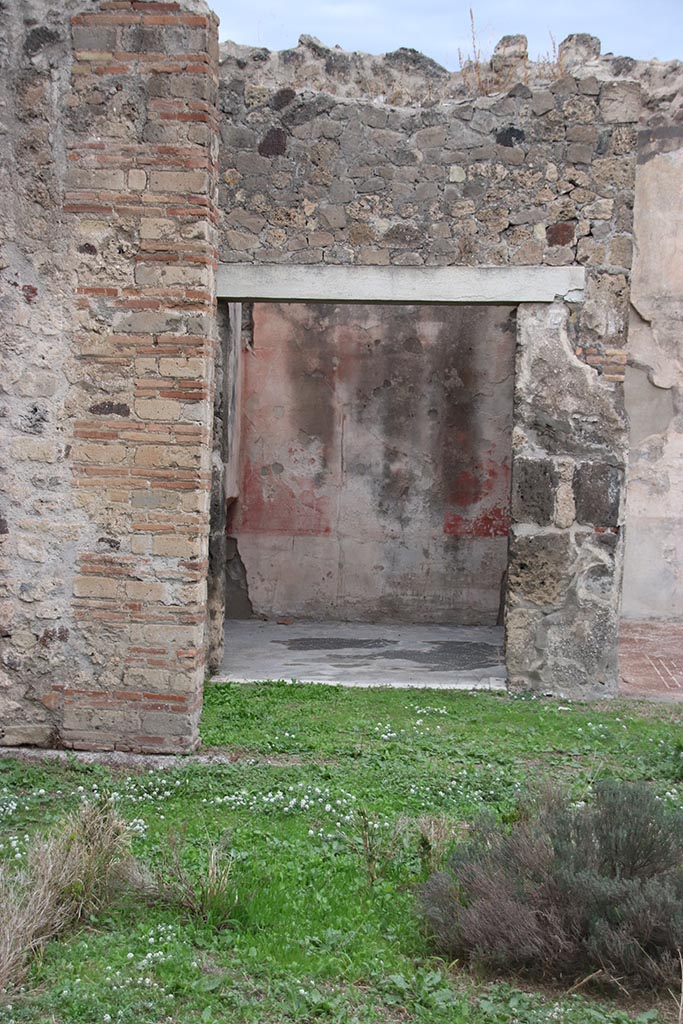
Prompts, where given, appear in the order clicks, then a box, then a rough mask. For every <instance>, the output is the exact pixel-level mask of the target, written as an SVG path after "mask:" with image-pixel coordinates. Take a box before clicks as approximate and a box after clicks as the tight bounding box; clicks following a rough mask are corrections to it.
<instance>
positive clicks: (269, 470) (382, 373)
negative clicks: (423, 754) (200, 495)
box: [214, 301, 516, 687]
mask: <svg viewBox="0 0 683 1024" xmlns="http://www.w3.org/2000/svg"><path fill="white" fill-rule="evenodd" d="M515 314H516V306H515V305H512V304H500V305H485V304H478V305H460V304H458V305H456V304H450V303H431V304H422V303H421V304H398V303H377V302H373V303H354V302H342V303H339V302H336V303H332V302H273V301H270V302H259V301H256V302H249V303H246V302H245V303H242V304H239V305H237V304H230V306H228V305H227V304H226V305H225V306H224V308H223V310H222V316H221V323H222V325H223V326H222V335H223V344H222V346H221V349H222V359H221V361H220V362H221V365H219V371H218V388H217V396H218V397H217V415H216V434H217V438H218V442H217V444H216V445H215V447H216V448H218V449H219V450H221V449H222V450H221V451H220V457H219V458H218V459H217V463H218V465H219V466H220V467H221V468H222V480H221V488H220V495H221V496H220V499H219V500H220V501H222V502H223V503H224V506H225V515H224V523H223V524H222V528H223V532H224V594H223V599H224V608H225V618H226V622H225V630H226V633H225V654H224V656H223V658H222V659H221V662H220V664H215V666H214V667H215V668H216V675H217V677H218V678H229V679H233V680H245V681H246V680H257V679H264V678H286V679H289V678H296V679H299V680H302V681H318V682H335V683H346V684H349V685H387V684H391V685H429V686H463V687H464V686H486V687H502V686H504V680H505V669H504V654H503V630H502V612H503V605H504V596H505V575H506V567H507V560H508V533H509V523H510V478H511V461H512V422H513V390H514V362H515V345H516V323H515ZM219 406H220V408H219ZM214 518H215V517H214ZM219 518H220V516H219ZM218 526H219V528H220V527H221V524H220V523H219V524H218ZM215 527H216V524H214V532H215Z"/></svg>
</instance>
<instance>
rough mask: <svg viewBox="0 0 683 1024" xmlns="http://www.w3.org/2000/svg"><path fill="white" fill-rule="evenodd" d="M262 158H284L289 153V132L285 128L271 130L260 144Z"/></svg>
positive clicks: (259, 149)
mask: <svg viewBox="0 0 683 1024" xmlns="http://www.w3.org/2000/svg"><path fill="white" fill-rule="evenodd" d="M258 151H259V153H260V154H261V156H284V155H285V153H286V152H287V132H286V131H285V130H284V128H269V129H268V131H267V132H266V134H265V135H264V136H263V138H262V139H261V141H260V142H259V144H258Z"/></svg>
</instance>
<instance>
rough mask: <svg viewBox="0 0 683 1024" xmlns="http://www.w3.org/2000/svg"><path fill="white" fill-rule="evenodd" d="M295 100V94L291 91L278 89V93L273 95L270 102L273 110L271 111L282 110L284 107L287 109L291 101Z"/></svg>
mask: <svg viewBox="0 0 683 1024" xmlns="http://www.w3.org/2000/svg"><path fill="white" fill-rule="evenodd" d="M295 98H296V93H295V92H294V90H293V89H290V88H285V89H278V91H277V92H276V93H275V95H274V96H273V98H272V100H271V101H270V105H271V107H272V108H273V110H283V109H284V108H285V107H288V106H289V104H290V103H291V102H292V100H293V99H295Z"/></svg>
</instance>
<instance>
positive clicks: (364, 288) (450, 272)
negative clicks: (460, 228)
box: [218, 263, 586, 304]
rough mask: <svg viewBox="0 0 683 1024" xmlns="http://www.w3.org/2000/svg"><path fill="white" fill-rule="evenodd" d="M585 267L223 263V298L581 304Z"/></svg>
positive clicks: (220, 286)
mask: <svg viewBox="0 0 683 1024" xmlns="http://www.w3.org/2000/svg"><path fill="white" fill-rule="evenodd" d="M585 277H586V272H585V270H584V268H583V267H577V266H565V267H358V266H351V267H349V266H335V267H333V266H325V267H321V266H291V265H290V266H280V265H271V266H256V265H254V264H244V263H221V264H219V267H218V297H219V298H222V299H230V300H232V301H237V300H240V299H244V300H260V301H268V300H272V301H276V302H278V301H279V302H287V301H301V302H403V303H414V302H434V303H437V302H458V303H487V304H495V303H511V302H515V303H516V302H553V301H554V300H555V299H556V298H560V299H564V300H566V301H570V302H573V301H580V300H581V299H582V298H583V289H584V285H585Z"/></svg>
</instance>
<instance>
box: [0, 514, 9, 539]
mask: <svg viewBox="0 0 683 1024" xmlns="http://www.w3.org/2000/svg"><path fill="white" fill-rule="evenodd" d="M8 533H9V524H8V522H7V520H6V519H5V517H4V516H0V537H6V536H7V534H8Z"/></svg>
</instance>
